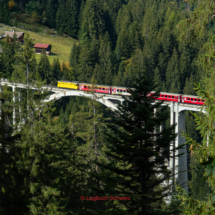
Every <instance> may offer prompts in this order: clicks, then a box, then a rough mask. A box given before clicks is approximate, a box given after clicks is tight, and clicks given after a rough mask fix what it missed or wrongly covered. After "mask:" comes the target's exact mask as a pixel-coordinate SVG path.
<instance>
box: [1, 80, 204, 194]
mask: <svg viewBox="0 0 215 215" xmlns="http://www.w3.org/2000/svg"><path fill="white" fill-rule="evenodd" d="M3 85H7V86H9V87H12V89H13V92H15V91H18V95H19V96H18V98H19V101H20V98H21V93H20V90H19V89H27V88H29V89H31V90H47V91H49V92H52V93H53V94H52V95H50V96H49V97H48V98H46V99H45V100H43V102H49V101H53V100H58V99H60V98H62V97H66V96H81V97H86V98H90V99H93V95H92V94H90V93H88V92H85V91H80V90H71V89H62V88H58V87H52V86H43V87H41V88H40V89H39V88H37V87H34V86H28V85H26V84H20V83H12V82H8V81H7V80H1V81H0V92H1V86H3ZM95 98H96V100H97V101H98V102H100V103H102V104H104V105H105V106H107V107H108V108H110V109H112V110H113V111H114V110H117V104H118V103H122V102H123V101H124V99H123V97H122V96H120V95H111V94H102V93H95ZM15 100H16V98H15V96H14V97H13V101H14V102H15ZM0 105H1V104H0ZM163 105H168V106H169V107H170V124H171V125H172V124H174V123H176V127H175V132H176V133H177V137H176V139H175V141H174V143H173V144H171V146H170V150H171V149H174V148H175V147H178V146H180V145H182V144H184V143H185V138H184V137H183V136H182V135H181V133H182V132H183V131H185V111H187V110H188V111H200V108H201V107H202V106H201V105H193V104H183V103H179V102H173V101H170V102H169V101H165V102H164V103H163ZM0 109H1V108H0ZM202 112H204V110H202ZM0 113H1V112H0ZM15 116H16V114H15V108H14V110H13V124H15ZM160 129H162V127H161V128H160ZM181 153H183V155H181V156H180V157H176V158H174V159H173V158H170V160H169V161H168V164H167V165H168V166H169V168H170V169H171V170H172V171H173V173H174V174H175V179H174V180H175V181H177V182H179V184H180V185H181V186H182V187H183V188H184V189H185V190H186V192H187V193H188V184H187V182H188V172H187V149H186V145H185V146H184V147H183V148H181V149H179V150H177V151H176V152H175V155H177V154H181ZM171 155H173V154H171Z"/></svg>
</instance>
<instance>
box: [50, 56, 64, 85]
mask: <svg viewBox="0 0 215 215" xmlns="http://www.w3.org/2000/svg"><path fill="white" fill-rule="evenodd" d="M51 70H52V72H51V73H52V76H53V80H52V82H54V83H55V82H57V81H59V80H60V79H61V78H62V72H61V68H60V62H59V59H58V58H54V61H53V65H52V66H51Z"/></svg>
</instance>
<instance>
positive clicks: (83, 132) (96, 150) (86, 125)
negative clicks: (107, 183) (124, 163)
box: [69, 78, 106, 210]
mask: <svg viewBox="0 0 215 215" xmlns="http://www.w3.org/2000/svg"><path fill="white" fill-rule="evenodd" d="M91 83H92V91H91V92H90V93H91V94H92V99H91V100H90V101H88V102H87V105H81V106H79V108H80V110H79V111H77V109H76V111H75V112H74V111H72V113H71V115H70V122H69V127H70V130H71V131H72V133H73V135H75V137H78V138H81V139H82V142H83V143H84V144H83V145H82V146H81V147H80V148H81V149H82V151H83V153H84V154H87V158H86V160H85V163H88V164H89V169H88V176H87V178H86V179H87V180H86V181H87V186H88V189H89V190H88V193H89V195H91V196H96V195H97V196H98V195H99V194H100V193H99V191H94V190H92V187H94V186H95V187H96V189H99V188H100V186H101V183H100V179H98V178H97V179H96V178H94V176H93V173H97V174H98V173H99V172H100V169H99V166H98V165H97V164H95V163H94V161H101V160H102V161H103V160H104V153H103V151H104V146H105V144H104V143H105V140H104V132H105V129H106V125H105V121H104V117H103V113H102V109H101V105H100V104H98V102H97V101H96V99H97V98H96V94H95V92H94V89H95V88H96V82H95V80H94V78H92V81H91ZM104 204H105V203H100V202H97V203H96V204H95V205H89V204H88V208H87V209H88V210H90V209H92V210H93V209H96V208H100V207H102V205H104Z"/></svg>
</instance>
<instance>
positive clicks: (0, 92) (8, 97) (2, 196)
mask: <svg viewBox="0 0 215 215" xmlns="http://www.w3.org/2000/svg"><path fill="white" fill-rule="evenodd" d="M12 97H13V93H12V92H11V91H10V89H8V87H5V86H1V85H0V108H1V112H0V143H1V144H0V163H1V165H0V188H1V192H0V213H1V214H18V215H21V214H24V213H26V212H27V207H26V204H28V200H27V199H26V196H25V195H23V194H24V193H23V191H24V190H25V188H24V183H23V182H24V180H23V172H20V171H19V167H18V165H17V161H18V160H19V159H20V148H19V147H18V146H17V144H16V141H18V140H20V138H21V137H20V133H19V132H17V131H16V126H15V125H13V124H12V114H13V107H14V105H15V107H16V104H14V103H13V101H12Z"/></svg>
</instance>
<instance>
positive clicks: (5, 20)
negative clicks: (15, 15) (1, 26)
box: [2, 2, 10, 24]
mask: <svg viewBox="0 0 215 215" xmlns="http://www.w3.org/2000/svg"><path fill="white" fill-rule="evenodd" d="M9 20H10V11H9V8H8V6H7V3H6V2H5V3H4V6H3V15H2V21H3V23H5V24H8V23H9Z"/></svg>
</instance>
